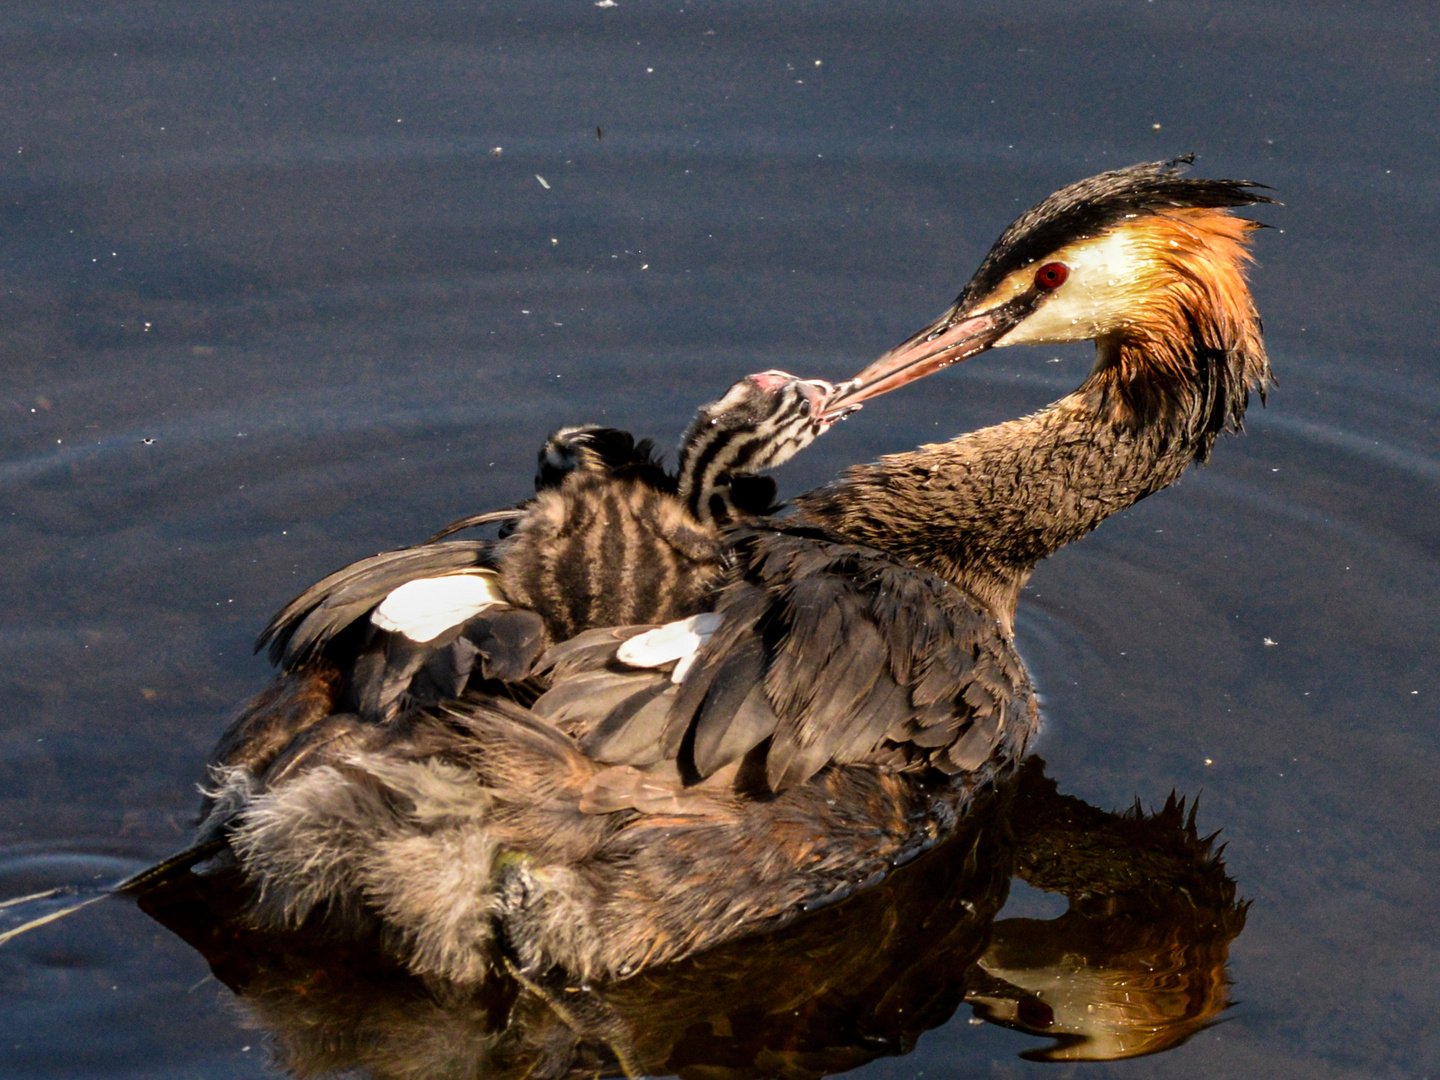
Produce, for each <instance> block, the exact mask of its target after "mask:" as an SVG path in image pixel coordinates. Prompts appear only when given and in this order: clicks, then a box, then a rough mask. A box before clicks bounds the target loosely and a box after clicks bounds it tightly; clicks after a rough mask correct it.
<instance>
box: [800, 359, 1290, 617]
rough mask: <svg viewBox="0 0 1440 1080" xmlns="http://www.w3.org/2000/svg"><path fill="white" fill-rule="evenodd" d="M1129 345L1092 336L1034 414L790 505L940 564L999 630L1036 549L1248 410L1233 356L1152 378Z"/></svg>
mask: <svg viewBox="0 0 1440 1080" xmlns="http://www.w3.org/2000/svg"><path fill="white" fill-rule="evenodd" d="M1128 349H1129V346H1126V345H1125V344H1123V343H1119V342H1112V341H1107V342H1101V343H1100V344H1099V356H1098V359H1097V362H1096V366H1095V370H1094V371H1093V372H1092V373H1091V375H1090V377H1089V378H1088V379H1087V380H1086V382H1085V383H1084V385H1082V386H1081V387H1080V389H1078V390H1076V391H1075V392H1074V393H1072V394H1070V395H1068V396H1067V397H1065V398H1062V399H1061V400H1060V401H1057V402H1056V403H1055V404H1053V405H1051V406H1049V407H1048V408H1046V409H1043V410H1041V411H1040V412H1038V413H1035V414H1034V415H1032V416H1028V417H1025V418H1024V419H1021V420H1012V421H1010V422H1008V423H1004V424H999V425H997V426H995V427H990V428H984V429H982V430H980V431H975V432H971V433H969V434H967V435H962V436H960V437H959V438H957V439H954V440H952V441H950V442H947V443H940V444H937V445H930V446H924V447H921V448H920V449H918V450H914V451H911V452H908V453H903V454H894V455H891V456H888V457H885V458H882V459H881V460H880V461H878V462H875V463H872V464H868V465H860V466H856V467H854V468H851V469H848V470H847V471H846V472H845V474H844V475H843V477H842V478H841V479H840V480H838V481H836V482H834V483H831V484H828V485H826V486H825V487H822V488H819V489H817V490H815V491H812V492H810V493H808V494H806V495H803V496H801V497H800V498H799V499H797V500H796V506H797V509H798V510H799V512H800V514H801V515H802V516H803V517H804V518H806V519H808V520H810V521H813V522H815V523H817V524H821V525H824V526H827V527H829V528H831V529H834V530H836V531H838V532H840V533H842V534H844V535H847V536H850V537H853V538H854V539H856V540H858V541H860V542H862V543H865V544H868V545H871V546H873V547H877V548H881V549H883V550H885V551H889V552H892V553H893V554H895V555H898V556H900V557H901V558H904V559H906V560H908V561H911V562H914V563H917V564H919V565H921V566H924V567H925V568H927V569H929V570H931V571H933V572H934V573H936V574H938V575H939V576H941V577H943V578H945V579H946V580H948V581H950V582H951V583H952V584H954V585H956V586H957V587H959V588H961V589H963V590H965V591H966V592H967V593H969V594H970V595H972V596H973V597H975V598H976V599H977V600H979V601H980V602H981V603H983V604H984V605H985V606H986V607H987V608H989V609H990V610H991V611H992V612H993V613H994V615H995V617H996V618H997V619H998V620H999V621H1000V623H1001V625H1002V626H1003V627H1004V628H1005V631H1006V633H1007V634H1008V633H1010V632H1011V631H1012V627H1013V622H1014V615H1015V604H1016V601H1017V599H1018V597H1019V593H1020V589H1021V587H1022V586H1023V585H1024V584H1025V582H1026V581H1027V580H1028V579H1029V577H1030V574H1031V572H1032V571H1033V570H1034V568H1035V565H1036V564H1037V563H1038V562H1039V561H1040V560H1041V559H1044V558H1045V557H1046V556H1048V555H1051V554H1053V553H1054V552H1056V551H1058V550H1059V549H1060V548H1062V547H1064V546H1065V545H1066V544H1068V543H1070V542H1071V541H1073V540H1078V539H1079V538H1080V537H1081V536H1084V535H1085V534H1086V533H1087V532H1089V531H1090V530H1091V529H1093V528H1095V526H1096V525H1098V524H1100V522H1101V521H1103V520H1105V518H1107V517H1109V516H1110V515H1111V514H1113V513H1115V512H1116V511H1118V510H1123V509H1125V508H1126V507H1128V506H1131V505H1133V504H1134V503H1135V502H1137V501H1138V500H1140V499H1143V498H1144V497H1145V496H1146V495H1149V494H1151V493H1152V492H1155V491H1158V490H1160V489H1161V488H1164V487H1167V486H1168V485H1170V484H1172V483H1174V482H1175V481H1176V480H1177V479H1178V478H1179V477H1180V474H1181V473H1182V472H1184V471H1185V467H1186V466H1187V465H1189V464H1190V462H1191V461H1193V460H1194V459H1195V458H1196V457H1201V458H1203V457H1204V456H1205V455H1206V454H1207V453H1208V452H1209V449H1210V446H1211V444H1212V443H1213V442H1214V440H1215V437H1216V435H1217V434H1218V433H1219V431H1220V430H1221V429H1222V428H1224V427H1225V426H1226V425H1227V422H1228V423H1231V424H1236V425H1238V422H1239V418H1240V417H1241V416H1242V415H1243V414H1244V409H1245V400H1246V397H1247V385H1246V384H1247V381H1248V379H1247V375H1248V374H1249V372H1247V371H1246V370H1245V366H1244V365H1243V364H1236V363H1235V362H1234V361H1235V359H1236V358H1235V357H1233V356H1227V355H1225V354H1223V353H1221V354H1217V353H1213V352H1209V351H1207V350H1203V349H1199V350H1196V355H1195V356H1193V357H1192V358H1191V359H1192V360H1193V361H1194V363H1193V366H1192V368H1191V370H1189V371H1187V372H1185V373H1184V375H1183V377H1178V378H1176V379H1171V380H1157V379H1155V378H1154V373H1153V371H1147V372H1145V373H1144V375H1145V376H1146V378H1141V377H1137V373H1136V361H1137V358H1136V357H1135V356H1133V355H1127V351H1128ZM1261 357H1262V362H1263V352H1262V353H1261ZM1267 375H1268V371H1267ZM1262 385H1263V382H1262ZM1237 395H1238V396H1237Z"/></svg>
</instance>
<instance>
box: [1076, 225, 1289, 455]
mask: <svg viewBox="0 0 1440 1080" xmlns="http://www.w3.org/2000/svg"><path fill="white" fill-rule="evenodd" d="M1260 227H1261V226H1259V225H1258V224H1257V223H1256V222H1253V221H1249V220H1246V219H1245V218H1239V217H1236V216H1234V215H1233V214H1231V213H1229V212H1227V211H1225V210H1215V209H1207V208H1201V209H1177V210H1169V211H1166V212H1165V213H1163V214H1156V215H1154V216H1153V217H1150V218H1147V219H1145V220H1144V221H1142V222H1139V223H1137V224H1135V225H1132V226H1130V227H1129V228H1130V229H1131V230H1133V232H1134V233H1135V234H1136V236H1137V238H1139V239H1140V241H1141V243H1143V244H1144V246H1145V247H1146V248H1148V249H1149V250H1150V251H1151V252H1152V253H1153V259H1152V261H1151V263H1150V265H1149V266H1148V267H1147V271H1148V272H1147V273H1145V274H1142V275H1140V282H1139V283H1138V284H1139V287H1140V289H1141V290H1142V292H1143V297H1144V298H1143V300H1141V301H1140V302H1138V303H1137V304H1136V305H1135V308H1134V309H1133V311H1134V314H1133V316H1132V318H1131V319H1129V320H1127V321H1126V323H1125V324H1124V325H1122V326H1121V327H1119V328H1118V329H1117V330H1116V331H1115V332H1114V333H1113V334H1112V335H1110V336H1108V337H1107V338H1105V339H1102V340H1101V341H1100V342H1099V343H1098V345H1099V361H1098V363H1097V365H1096V370H1095V371H1094V372H1093V373H1092V376H1091V378H1090V379H1089V380H1087V383H1086V386H1087V387H1089V388H1090V389H1091V391H1092V393H1093V392H1094V391H1096V390H1102V388H1103V389H1104V390H1108V391H1109V392H1107V393H1104V394H1103V397H1104V399H1105V400H1106V403H1107V404H1108V406H1109V407H1110V409H1112V410H1115V411H1113V412H1112V413H1111V414H1110V417H1109V419H1111V420H1112V422H1121V423H1124V422H1129V423H1138V424H1140V425H1148V424H1157V423H1159V424H1165V423H1166V421H1167V420H1168V421H1170V422H1171V423H1172V424H1173V423H1175V422H1180V423H1181V424H1182V426H1183V425H1184V422H1185V421H1187V420H1188V421H1194V420H1199V421H1200V427H1199V429H1192V430H1191V431H1190V432H1188V433H1187V434H1189V435H1191V436H1192V437H1196V438H1198V439H1200V440H1201V441H1202V443H1203V445H1202V446H1200V447H1198V448H1197V451H1198V453H1197V456H1199V457H1200V458H1201V459H1202V460H1203V459H1204V458H1205V456H1206V455H1207V454H1208V453H1209V450H1210V446H1211V444H1212V443H1213V442H1214V437H1215V435H1217V434H1218V433H1219V432H1220V431H1221V430H1222V429H1223V428H1225V427H1226V426H1229V427H1232V428H1238V427H1239V425H1240V422H1241V419H1242V418H1243V416H1244V411H1245V404H1246V396H1247V395H1246V391H1247V390H1248V389H1255V390H1258V391H1259V392H1260V395H1261V400H1262V401H1263V400H1264V395H1265V390H1266V388H1267V386H1268V385H1269V384H1270V383H1271V382H1272V381H1273V379H1272V376H1271V374H1270V363H1269V360H1268V358H1267V357H1266V354H1265V345H1264V341H1263V340H1262V337H1261V329H1260V316H1259V314H1258V313H1257V312H1256V310H1255V303H1254V301H1253V299H1252V298H1251V295H1250V289H1249V287H1248V285H1247V284H1246V281H1245V272H1246V270H1247V269H1248V267H1249V265H1250V263H1251V262H1252V261H1253V256H1252V255H1251V253H1250V250H1249V246H1250V240H1251V234H1252V233H1253V232H1254V231H1255V230H1256V229H1258V228H1260ZM1215 376H1219V377H1220V378H1221V380H1222V381H1224V382H1227V383H1230V384H1231V385H1228V386H1224V387H1219V386H1216V387H1212V386H1208V385H1206V384H1208V383H1209V382H1210V381H1211V380H1212V378H1213V377H1215ZM1092 384H1098V385H1092ZM1082 389H1083V388H1082ZM1196 390H1199V391H1201V392H1202V393H1201V399H1202V400H1198V401H1194V402H1192V404H1193V405H1195V406H1199V407H1201V408H1203V407H1204V406H1205V405H1206V404H1209V405H1210V406H1212V408H1211V409H1210V410H1208V411H1209V413H1210V415H1206V416H1204V417H1197V416H1188V417H1187V416H1182V415H1179V413H1182V412H1185V411H1187V410H1185V409H1184V407H1183V406H1184V404H1185V399H1186V398H1187V397H1190V396H1192V395H1193V391H1196ZM1217 410H1218V412H1217ZM1167 426H1169V425H1167Z"/></svg>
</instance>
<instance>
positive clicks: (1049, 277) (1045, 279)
mask: <svg viewBox="0 0 1440 1080" xmlns="http://www.w3.org/2000/svg"><path fill="white" fill-rule="evenodd" d="M1069 276H1070V268H1069V267H1068V266H1066V265H1065V264H1064V263H1046V264H1045V265H1044V266H1042V267H1040V269H1039V270H1036V271H1035V287H1036V288H1037V289H1044V290H1045V291H1046V292H1050V291H1051V290H1052V289H1058V288H1059V287H1060V286H1061V285H1064V284H1065V279H1066V278H1067V277H1069Z"/></svg>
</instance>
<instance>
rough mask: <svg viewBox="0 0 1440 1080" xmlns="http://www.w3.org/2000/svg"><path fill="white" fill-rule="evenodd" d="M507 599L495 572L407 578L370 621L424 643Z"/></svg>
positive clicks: (377, 609)
mask: <svg viewBox="0 0 1440 1080" xmlns="http://www.w3.org/2000/svg"><path fill="white" fill-rule="evenodd" d="M506 602H507V601H506V599H505V597H504V596H503V595H501V593H500V590H499V589H498V588H497V587H496V586H495V575H494V574H490V573H481V574H446V575H444V576H443V577H432V578H420V579H419V580H418V581H407V582H406V583H405V584H404V585H401V586H400V587H399V588H398V589H395V590H394V591H392V592H391V593H390V595H389V596H387V597H385V599H384V600H382V601H381V602H380V606H379V607H377V608H376V609H375V610H374V612H372V613H371V615H370V621H371V622H372V623H374V624H375V625H376V626H378V627H379V628H380V629H381V630H390V631H392V632H394V633H398V634H404V635H405V636H406V637H407V638H409V639H410V640H411V641H415V642H422V643H423V642H426V641H430V640H433V639H434V638H436V637H438V636H439V635H440V634H442V633H444V632H445V631H446V630H448V629H450V627H452V626H456V625H458V624H460V623H462V622H464V621H465V620H466V619H468V618H470V617H471V616H473V615H477V614H479V613H480V612H482V611H484V610H485V609H486V608H487V607H492V606H494V605H495V604H504V603H506Z"/></svg>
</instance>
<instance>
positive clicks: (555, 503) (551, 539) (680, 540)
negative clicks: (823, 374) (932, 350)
mask: <svg viewBox="0 0 1440 1080" xmlns="http://www.w3.org/2000/svg"><path fill="white" fill-rule="evenodd" d="M832 392H833V387H831V386H830V384H829V383H826V382H821V381H819V380H807V379H799V378H796V377H795V376H794V375H790V374H787V373H786V372H783V371H766V372H762V373H760V374H757V375H747V376H746V377H745V378H743V379H741V380H740V381H739V382H737V383H735V384H734V385H733V386H732V387H731V388H730V389H729V390H728V391H727V392H726V394H725V396H724V397H722V398H720V400H718V401H715V402H712V403H711V404H709V405H705V406H703V407H702V408H701V409H700V410H699V411H698V412H697V413H696V415H695V419H694V420H693V421H692V422H691V424H690V426H689V428H688V429H687V430H686V432H685V435H684V437H683V438H682V439H681V441H680V453H679V465H678V470H677V473H676V474H675V475H674V476H671V475H668V474H667V473H666V472H665V471H664V470H663V469H662V468H661V466H660V465H659V463H658V462H657V461H656V460H655V457H654V455H653V448H652V445H651V444H650V442H649V441H648V440H646V441H642V442H640V443H635V442H634V441H633V440H632V439H631V438H630V436H629V435H628V434H626V433H624V432H619V431H615V430H614V429H612V428H596V427H582V428H566V429H562V430H561V431H558V432H556V433H555V434H554V435H552V436H551V437H550V438H549V439H548V440H547V441H546V443H545V446H544V447H543V448H542V450H541V452H540V469H539V473H538V475H537V477H536V486H537V489H538V491H537V494H536V497H535V501H534V502H533V503H532V504H530V505H529V507H527V508H526V510H525V511H524V515H523V517H521V518H520V519H519V521H518V522H517V523H516V525H515V530H514V532H513V534H511V535H510V536H509V537H508V538H507V539H506V541H505V549H504V551H503V552H502V553H501V555H500V559H499V569H500V573H501V587H502V589H503V591H504V592H505V595H506V596H508V597H509V598H510V601H511V603H513V604H516V605H518V606H522V607H526V608H529V609H530V610H532V611H534V612H536V613H537V614H539V615H540V617H541V618H543V619H544V620H545V623H546V627H547V629H548V630H549V632H550V636H551V639H552V640H554V641H563V640H565V639H566V638H569V637H573V636H574V635H575V634H578V633H581V632H583V631H585V630H588V629H591V628H592V627H597V626H623V625H630V624H635V623H653V622H669V621H671V620H673V619H677V618H683V617H684V616H685V615H687V614H689V613H690V612H691V611H692V610H694V609H695V605H696V604H697V603H699V602H700V600H701V598H702V597H703V596H704V595H705V594H707V593H708V592H709V591H710V590H711V589H712V588H714V586H715V584H716V583H717V581H718V579H719V574H720V539H721V530H722V529H723V528H724V527H725V526H727V525H730V524H733V523H735V522H737V521H740V520H744V519H746V518H753V517H757V516H760V515H762V514H766V513H770V512H773V511H774V510H775V509H777V507H776V505H775V491H776V489H775V483H774V481H773V480H770V479H769V478H768V477H761V476H757V475H756V474H757V473H759V472H760V471H761V470H764V469H771V468H774V467H775V466H777V465H780V464H783V463H784V462H786V461H788V460H789V459H790V458H791V457H793V456H794V455H795V454H796V453H798V452H799V451H800V450H802V449H804V448H805V447H806V446H808V445H810V443H811V442H813V441H814V440H815V439H816V438H817V437H818V436H819V435H820V434H821V433H823V432H824V431H825V430H826V429H827V428H828V427H829V426H830V423H831V421H830V420H825V419H822V413H823V412H824V405H825V402H826V401H827V399H828V398H829V396H830V394H831V393H832Z"/></svg>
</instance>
